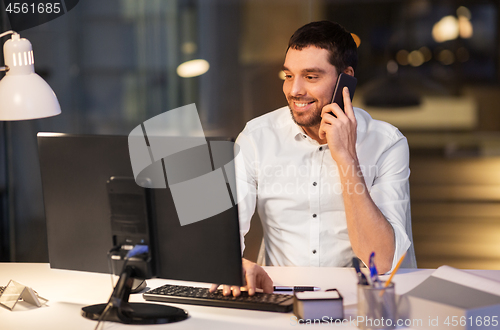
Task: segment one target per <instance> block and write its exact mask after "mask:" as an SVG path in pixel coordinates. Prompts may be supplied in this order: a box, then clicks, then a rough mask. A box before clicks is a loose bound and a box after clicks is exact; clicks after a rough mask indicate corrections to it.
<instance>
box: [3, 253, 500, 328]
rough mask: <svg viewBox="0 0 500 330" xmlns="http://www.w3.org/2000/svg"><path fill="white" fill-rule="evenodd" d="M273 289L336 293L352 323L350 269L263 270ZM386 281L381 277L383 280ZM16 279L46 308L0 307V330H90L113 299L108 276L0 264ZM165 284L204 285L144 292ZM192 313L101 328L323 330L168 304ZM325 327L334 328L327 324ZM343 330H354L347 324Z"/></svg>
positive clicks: (283, 319) (277, 317)
mask: <svg viewBox="0 0 500 330" xmlns="http://www.w3.org/2000/svg"><path fill="white" fill-rule="evenodd" d="M265 268H266V271H267V272H268V273H269V275H270V276H271V277H272V278H273V280H274V284H275V285H313V286H319V287H320V288H322V289H329V288H337V289H338V290H339V291H340V292H341V294H342V295H343V296H344V306H345V316H346V318H348V317H349V316H352V318H354V319H355V318H356V308H355V303H356V282H357V279H356V276H355V272H354V270H353V269H352V268H306V267H265ZM432 271H433V270H429V269H413V270H408V269H402V270H400V271H399V272H398V274H397V275H396V276H395V277H394V282H395V283H396V293H398V294H401V293H404V292H406V291H408V290H410V289H412V288H413V287H415V286H416V285H418V284H419V283H421V282H422V281H423V280H424V279H425V278H426V277H427V276H429V275H430V274H431V273H432ZM473 272H475V273H478V274H480V275H482V276H485V277H489V278H493V279H498V278H500V271H487V270H475V271H473ZM382 278H384V277H382ZM10 279H12V280H15V281H17V282H19V283H21V284H23V285H26V286H30V287H32V288H33V289H34V290H35V291H37V292H38V294H39V295H40V296H42V297H44V298H47V299H49V302H48V304H47V306H45V307H41V308H37V307H34V306H30V305H27V304H26V303H24V302H22V303H19V304H18V305H17V306H16V307H15V309H14V311H9V310H8V309H6V308H3V307H0V329H2V330H11V329H12V330H14V329H15V330H24V329H26V330H28V329H29V330H36V329H43V330H45V329H51V330H58V329H61V330H63V329H64V330H77V329H88V330H92V329H94V327H95V325H96V322H95V321H90V320H87V319H85V318H83V317H82V316H81V314H80V311H81V308H82V307H84V306H86V305H91V304H97V303H104V302H107V300H108V298H109V295H110V294H111V291H112V287H111V276H110V275H106V274H97V273H87V272H77V271H67V270H59V269H51V268H50V266H49V264H45V263H0V285H4V286H5V285H7V283H8V282H9V280H10ZM166 283H173V284H175V283H180V284H186V285H201V286H208V284H200V283H192V282H180V281H171V280H163V279H152V280H148V287H150V288H155V287H158V286H160V285H163V284H166ZM130 301H135V302H140V301H144V300H143V299H142V295H140V294H136V295H131V299H130ZM172 305H174V306H177V307H180V308H183V309H185V310H187V311H188V313H189V314H190V317H189V319H187V320H185V321H182V322H178V323H172V324H163V325H147V326H146V325H144V326H135V325H122V324H117V323H111V322H106V323H104V327H103V328H102V329H128V330H135V329H151V330H154V329H169V330H170V329H172V330H174V329H237V330H244V329H284V328H287V329H294V328H297V327H299V326H300V327H304V326H305V327H310V326H314V327H322V328H324V327H325V325H319V324H316V325H299V324H297V323H296V321H295V320H296V318H295V317H294V315H293V314H292V313H286V314H285V313H271V312H258V311H249V310H238V309H229V308H215V307H203V306H194V305H180V304H172ZM329 326H333V325H332V324H330V325H329ZM341 328H342V329H357V328H356V327H354V326H351V325H344V326H341Z"/></svg>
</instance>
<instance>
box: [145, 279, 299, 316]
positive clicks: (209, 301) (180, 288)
mask: <svg viewBox="0 0 500 330" xmlns="http://www.w3.org/2000/svg"><path fill="white" fill-rule="evenodd" d="M143 297H144V299H146V300H150V301H161V302H169V303H176V304H190V305H203V306H212V307H226V308H239V309H251V310H258V311H267V312H281V313H287V312H291V311H292V310H293V295H288V294H276V293H260V292H256V293H255V294H254V295H253V296H250V295H248V292H246V291H242V292H241V295H239V296H238V297H233V296H224V295H223V294H222V290H217V291H215V292H213V293H211V292H210V291H209V289H208V288H199V287H192V286H184V285H168V284H167V285H164V286H161V287H159V288H156V289H153V290H149V291H148V292H145V293H143Z"/></svg>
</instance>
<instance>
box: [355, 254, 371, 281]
mask: <svg viewBox="0 0 500 330" xmlns="http://www.w3.org/2000/svg"><path fill="white" fill-rule="evenodd" d="M352 265H353V266H354V269H355V270H356V274H357V275H358V284H361V285H368V280H367V279H366V276H365V274H363V273H362V272H361V269H360V268H359V260H358V258H356V257H354V258H352Z"/></svg>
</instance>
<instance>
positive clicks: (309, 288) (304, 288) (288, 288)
mask: <svg viewBox="0 0 500 330" xmlns="http://www.w3.org/2000/svg"><path fill="white" fill-rule="evenodd" d="M319 290H321V288H318V287H316V286H275V287H274V291H297V292H299V291H319Z"/></svg>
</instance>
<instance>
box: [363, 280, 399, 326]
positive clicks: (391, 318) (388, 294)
mask: <svg viewBox="0 0 500 330" xmlns="http://www.w3.org/2000/svg"><path fill="white" fill-rule="evenodd" d="M396 311H397V309H396V295H395V290H394V283H391V284H390V285H389V286H388V287H387V288H384V287H382V286H380V287H373V286H371V285H361V284H358V317H357V319H356V320H357V325H358V327H359V328H360V329H369V330H375V329H394V328H395V325H396V321H397V319H396V316H397V315H396Z"/></svg>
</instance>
